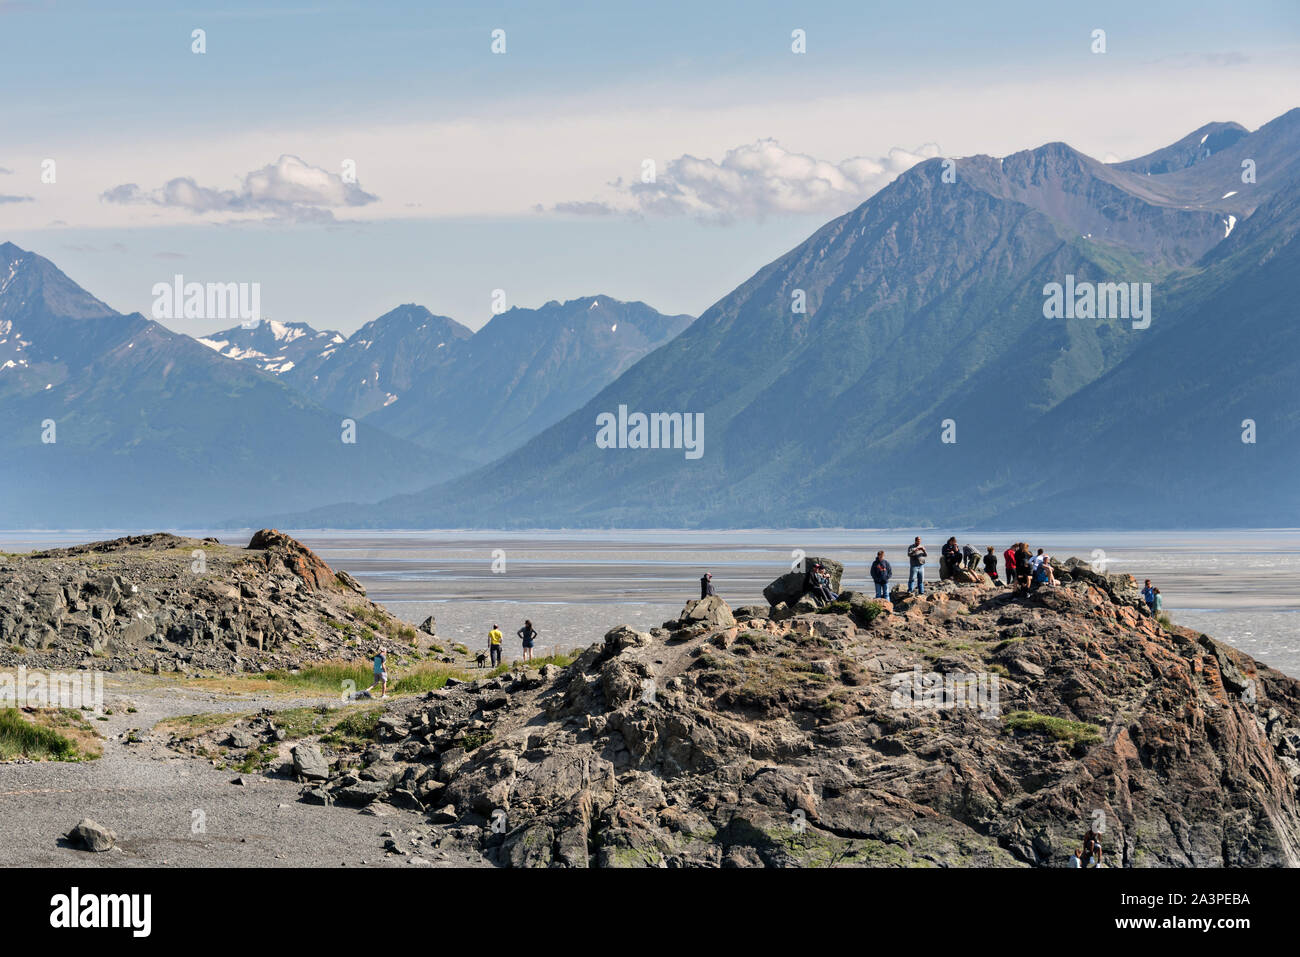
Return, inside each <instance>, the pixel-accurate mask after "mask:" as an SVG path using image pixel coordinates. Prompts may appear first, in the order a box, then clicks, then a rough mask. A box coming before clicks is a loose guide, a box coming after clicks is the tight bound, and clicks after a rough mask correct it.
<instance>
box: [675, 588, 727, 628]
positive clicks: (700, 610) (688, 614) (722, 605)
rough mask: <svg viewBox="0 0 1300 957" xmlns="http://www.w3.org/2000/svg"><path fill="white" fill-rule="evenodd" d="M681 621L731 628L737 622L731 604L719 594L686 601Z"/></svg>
mask: <svg viewBox="0 0 1300 957" xmlns="http://www.w3.org/2000/svg"><path fill="white" fill-rule="evenodd" d="M681 621H683V622H686V623H690V624H699V625H708V626H709V627H711V628H730V627H731V626H732V625H734V624H735V623H736V618H735V616H734V615H732V613H731V608H730V606H728V605H727V603H726V602H725V601H723V600H722V599H721V598H719V597H718V596H717V595H710V596H709V597H708V598H702V599H699V600H693V601H689V602H687V603H686V608H685V609H683V610H682V614H681Z"/></svg>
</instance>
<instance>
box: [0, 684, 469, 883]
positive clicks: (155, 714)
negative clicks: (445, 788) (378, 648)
mask: <svg viewBox="0 0 1300 957" xmlns="http://www.w3.org/2000/svg"><path fill="white" fill-rule="evenodd" d="M104 696H105V699H106V701H105V704H106V706H107V707H108V708H109V709H112V711H113V714H112V715H110V716H109V718H108V721H106V722H102V721H92V724H93V725H94V726H95V727H96V729H97V730H98V731H99V733H100V734H101V735H103V736H104V739H105V740H104V742H103V747H104V754H103V757H101V758H100V759H98V760H96V761H87V762H83V763H62V762H28V763H8V764H0V866H3V867H13V866H19V867H22V866H59V867H97V866H98V867H103V866H107V867H133V866H144V867H156V866H163V865H175V866H188V867H230V866H263V867H296V866H312V867H339V866H356V865H367V866H398V867H411V866H422V865H423V866H444V867H445V866H456V865H464V864H467V863H477V862H470V861H465V860H463V859H462V860H457V859H454V858H452V857H451V856H450V855H448V854H447V853H445V852H442V851H439V850H438V849H437V848H436V847H432V848H431V847H429V846H428V844H429V842H428V841H426V842H425V844H424V845H422V846H420V847H419V848H418V849H417V848H416V847H415V845H413V844H412V838H413V837H415V836H416V835H417V834H418V835H427V834H428V833H429V828H428V826H427V825H426V824H425V822H424V818H423V815H421V814H419V813H417V812H414V811H407V810H402V809H388V808H387V807H385V808H384V809H383V811H382V812H381V814H380V815H375V814H369V813H362V812H359V811H357V810H354V809H351V808H342V807H322V806H320V805H311V804H304V803H301V802H299V801H298V792H299V791H300V789H301V786H300V785H299V784H297V783H295V782H293V781H291V780H287V779H277V778H270V777H263V776H261V775H253V774H250V775H245V776H244V778H245V780H246V781H247V782H248V786H246V787H241V786H239V785H234V784H232V783H231V782H232V781H233V780H234V779H235V778H236V777H238V776H239V775H238V774H237V772H234V771H231V770H218V769H216V768H214V767H212V765H211V763H210V762H208V761H206V760H204V759H201V758H185V757H178V756H176V755H174V754H170V753H168V752H166V751H164V750H163V749H162V748H161V747H159V746H156V745H153V744H149V743H145V744H134V745H129V744H125V743H124V742H123V741H122V740H121V736H122V735H123V734H124V733H125V732H126V731H128V730H129V729H131V728H139V729H141V730H143V731H147V730H148V729H150V728H152V727H153V726H154V725H155V724H156V723H157V722H159V721H161V720H163V719H164V718H169V717H175V716H178V715H184V714H195V713H200V712H211V711H231V712H250V711H252V712H255V711H257V710H259V709H260V708H262V707H273V708H276V709H281V708H288V707H299V706H304V705H316V704H324V703H329V702H330V701H333V700H334V699H328V701H327V700H326V699H319V698H309V699H303V698H287V697H284V696H270V695H266V696H250V695H237V696H236V695H229V694H220V693H215V692H210V691H205V690H197V689H194V688H183V687H179V686H177V685H176V684H175V683H168V682H162V681H159V680H158V679H155V678H152V677H151V676H146V675H109V676H107V677H106V678H105V688H104ZM125 701H129V702H130V703H131V704H133V705H134V706H135V707H136V709H137V713H135V714H128V713H126V704H125V703H124V702H125ZM83 817H90V818H93V819H94V820H96V821H98V822H99V823H100V824H102V825H104V826H105V827H109V828H112V829H113V830H114V831H116V832H117V835H118V842H117V847H116V848H114V849H113V850H112V851H109V852H108V853H104V854H92V853H90V852H87V851H83V850H78V849H74V848H72V847H69V846H67V845H66V843H65V842H64V841H63V836H64V835H65V834H66V833H67V832H68V831H69V830H70V829H71V828H72V827H73V826H74V825H75V824H76V823H77V822H78V821H79V820H80V819H81V818H83ZM196 821H200V822H201V824H202V827H201V828H200V827H199V826H198V825H197V824H196V823H195V822H196ZM385 832H389V833H391V835H392V839H393V840H395V841H396V842H397V843H398V845H400V846H402V847H404V848H406V849H408V850H409V851H410V853H409V854H407V855H396V854H386V853H385V851H384V844H385V842H386V841H387V840H388V837H386V836H385Z"/></svg>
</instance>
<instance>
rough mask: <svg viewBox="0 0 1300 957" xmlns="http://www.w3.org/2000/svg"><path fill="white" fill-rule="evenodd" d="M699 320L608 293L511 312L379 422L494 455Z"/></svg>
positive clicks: (476, 455)
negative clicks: (666, 312) (657, 309)
mask: <svg viewBox="0 0 1300 957" xmlns="http://www.w3.org/2000/svg"><path fill="white" fill-rule="evenodd" d="M690 323H691V317H690V316H665V315H663V314H661V313H659V312H656V311H655V310H654V309H651V308H650V307H649V306H647V305H646V304H645V303H642V302H620V301H619V300H617V299H612V298H610V297H609V296H587V297H583V298H581V299H572V300H570V301H568V302H564V303H560V302H554V301H552V302H548V303H547V304H546V305H544V306H542V307H541V308H540V309H517V308H516V309H510V310H508V311H507V312H505V313H502V314H501V315H499V316H494V317H493V318H492V319H491V320H490V321H489V322H488V323H487V325H485V326H484V327H483V328H482V329H480V330H479V331H478V332H476V333H475V334H474V336H473V338H471V339H468V340H464V341H462V342H459V343H457V344H456V346H455V349H454V351H453V352H452V353H451V355H450V359H449V361H448V362H447V363H446V364H444V365H443V366H441V367H440V368H439V370H438V374H436V375H429V376H426V377H424V378H422V379H421V380H420V381H419V382H417V383H416V384H415V385H414V386H413V387H412V388H411V389H410V390H409V392H407V393H406V394H405V395H403V396H402V397H400V399H398V400H397V401H395V402H393V403H392V404H390V405H388V406H387V407H386V408H383V409H382V410H380V411H377V412H375V413H374V414H373V415H372V416H371V418H370V421H372V422H373V423H374V424H376V425H378V426H380V427H381V428H383V429H385V430H387V431H389V432H392V433H393V434H394V435H400V436H403V437H405V438H410V439H412V440H414V441H417V442H419V443H421V444H422V445H427V446H429V447H430V448H435V449H455V450H457V452H459V453H460V454H462V455H464V456H466V457H468V458H473V459H476V460H478V461H480V462H483V461H489V460H491V459H492V458H494V457H496V456H498V455H501V454H502V453H504V452H508V451H510V450H512V449H515V448H517V447H518V446H520V445H521V444H523V442H525V441H527V440H528V439H530V438H532V437H533V436H534V435H536V434H537V433H539V432H541V431H542V430H543V429H545V428H547V427H548V426H551V425H553V424H555V423H556V422H558V421H559V420H560V419H562V418H563V417H564V416H566V415H568V414H569V413H570V412H572V411H573V410H574V409H578V408H581V407H582V405H583V403H585V402H587V401H588V400H589V399H591V397H592V396H594V395H595V394H596V393H597V392H599V391H600V389H601V387H602V386H604V385H606V384H608V383H610V382H612V381H613V380H614V379H616V378H618V376H619V375H620V374H621V373H622V372H623V371H624V370H626V369H627V368H628V367H629V366H631V365H632V364H633V363H634V362H636V361H637V360H638V359H640V358H641V357H642V356H644V355H646V354H647V353H648V352H651V351H652V350H654V349H656V348H658V347H659V346H661V345H662V344H663V343H665V342H667V341H668V340H670V339H672V338H673V337H674V336H676V335H677V334H678V333H680V332H681V331H682V330H683V329H685V328H686V327H687V326H688V325H690Z"/></svg>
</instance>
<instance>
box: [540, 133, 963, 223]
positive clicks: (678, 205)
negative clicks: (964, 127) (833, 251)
mask: <svg viewBox="0 0 1300 957" xmlns="http://www.w3.org/2000/svg"><path fill="white" fill-rule="evenodd" d="M938 155H939V148H938V147H937V146H935V145H934V144H932V143H930V144H926V145H925V146H923V147H921V148H920V149H918V150H903V149H891V150H890V151H889V152H888V154H887V155H885V156H883V157H880V158H879V159H871V158H869V157H865V156H854V157H851V158H849V159H846V160H842V161H840V162H838V163H837V162H833V161H830V160H824V159H818V158H817V157H814V156H809V155H808V154H806V153H795V152H792V151H790V150H788V149H786V148H785V147H783V146H782V145H781V144H780V143H778V142H777V141H776V140H774V139H762V140H758V141H756V142H754V143H750V144H747V145H744V146H737V147H735V148H733V149H729V150H727V152H726V153H725V154H724V155H723V157H722V159H721V160H719V161H714V160H711V159H701V158H699V157H697V156H691V155H689V154H686V155H683V156H679V157H677V158H676V159H674V160H670V161H669V162H668V164H667V166H666V168H665V169H664V171H663V173H662V174H660V175H658V176H656V177H655V180H654V182H650V183H644V182H633V183H630V184H624V183H623V182H622V181H621V180H619V181H616V182H614V183H611V184H610V185H611V187H612V188H613V189H614V190H615V191H616V193H617V194H618V195H617V196H616V197H615V198H614V199H611V200H608V201H601V200H590V201H584V202H568V203H559V204H556V206H555V207H553V209H554V211H556V212H561V213H573V214H579V215H592V214H598V215H600V214H609V213H614V212H624V213H636V214H649V215H662V216H683V215H685V216H694V217H696V218H699V219H704V220H710V221H714V222H724V223H725V222H734V221H736V220H740V219H762V218H764V217H765V216H769V215H782V214H800V213H820V214H823V215H827V216H834V215H838V214H840V213H843V212H845V211H846V210H848V209H852V208H853V207H854V206H856V205H858V204H859V203H861V202H862V201H863V200H865V199H866V198H867V197H869V196H871V195H872V194H873V193H875V192H876V191H877V190H879V189H880V188H881V187H882V186H885V185H886V184H888V183H889V182H890V181H891V180H893V179H894V177H896V176H897V175H898V174H899V173H901V172H903V171H904V170H906V169H908V168H910V167H912V166H914V165H916V164H917V163H919V162H920V161H921V160H923V159H927V158H929V157H932V156H938Z"/></svg>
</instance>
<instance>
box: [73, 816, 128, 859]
mask: <svg viewBox="0 0 1300 957" xmlns="http://www.w3.org/2000/svg"><path fill="white" fill-rule="evenodd" d="M68 841H69V842H70V843H72V844H75V845H76V846H78V847H84V848H85V849H86V850H88V851H94V852H95V853H97V854H100V853H103V852H104V851H111V850H112V849H113V845H114V844H116V843H117V834H116V833H114V832H113V831H110V830H109V829H108V828H106V827H104V826H103V825H102V824H97V823H95V822H94V821H92V820H91V819H90V818H88V817H83V818H82V819H81V820H80V821H78V822H77V826H76V827H74V828H73V829H72V830H71V831H69V832H68Z"/></svg>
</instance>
